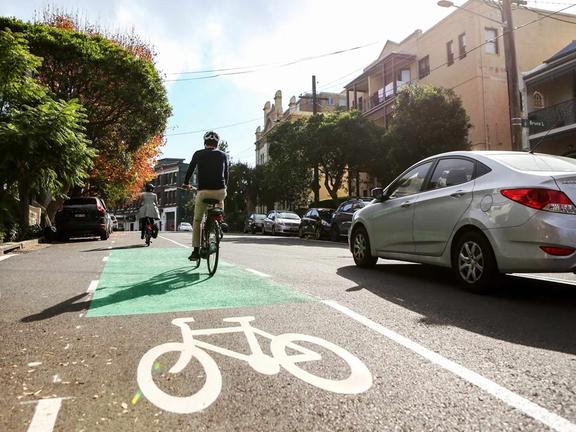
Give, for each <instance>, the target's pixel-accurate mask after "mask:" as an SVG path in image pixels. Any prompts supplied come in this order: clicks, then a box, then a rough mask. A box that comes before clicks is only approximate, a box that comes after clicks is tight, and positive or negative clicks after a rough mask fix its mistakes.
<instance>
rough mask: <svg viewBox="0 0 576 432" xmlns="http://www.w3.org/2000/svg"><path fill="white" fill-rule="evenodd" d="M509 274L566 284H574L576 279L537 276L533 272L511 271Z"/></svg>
mask: <svg viewBox="0 0 576 432" xmlns="http://www.w3.org/2000/svg"><path fill="white" fill-rule="evenodd" d="M510 276H514V277H519V278H521V277H522V278H527V279H536V280H541V281H545V282H557V283H563V284H567V285H576V280H570V279H560V278H555V277H549V276H539V275H535V274H524V273H513V274H511V275H510Z"/></svg>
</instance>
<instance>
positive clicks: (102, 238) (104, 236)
mask: <svg viewBox="0 0 576 432" xmlns="http://www.w3.org/2000/svg"><path fill="white" fill-rule="evenodd" d="M108 237H110V234H108V231H105V232H103V233H102V234H100V240H108Z"/></svg>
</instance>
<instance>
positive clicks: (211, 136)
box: [204, 131, 220, 145]
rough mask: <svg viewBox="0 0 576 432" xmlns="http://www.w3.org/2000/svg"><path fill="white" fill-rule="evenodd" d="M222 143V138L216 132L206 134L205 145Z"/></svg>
mask: <svg viewBox="0 0 576 432" xmlns="http://www.w3.org/2000/svg"><path fill="white" fill-rule="evenodd" d="M219 141H220V137H219V136H218V134H217V133H216V132H213V131H208V132H206V133H205V134H204V144H208V145H216V144H218V142H219Z"/></svg>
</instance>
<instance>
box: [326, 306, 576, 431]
mask: <svg viewBox="0 0 576 432" xmlns="http://www.w3.org/2000/svg"><path fill="white" fill-rule="evenodd" d="M322 303H324V304H326V305H328V306H330V307H332V308H334V309H336V310H337V311H339V312H342V313H343V314H345V315H347V316H349V317H350V318H352V319H354V320H356V321H358V322H359V323H361V324H363V325H365V326H366V327H368V328H370V329H372V330H374V331H375V332H377V333H380V334H381V335H383V336H386V337H387V338H389V339H392V340H393V341H394V342H396V343H398V344H400V345H402V346H403V347H405V348H408V349H409V350H411V351H413V352H415V353H416V354H419V355H420V356H422V357H424V358H425V359H427V360H429V361H431V362H432V363H434V364H436V365H438V366H440V367H442V368H444V369H446V370H448V371H449V372H452V373H453V374H455V375H457V376H459V377H460V378H462V379H464V380H466V381H468V382H469V383H471V384H474V385H475V386H478V387H480V388H481V389H482V390H484V391H486V392H487V393H490V394H491V395H492V396H495V397H496V398H498V399H500V400H501V401H503V402H505V403H507V404H508V405H510V406H512V407H514V408H516V409H518V410H519V411H522V412H523V413H524V414H526V415H528V416H530V417H532V418H533V419H536V420H538V421H540V422H542V423H544V424H545V425H547V426H548V427H550V428H552V429H554V430H556V431H559V432H576V424H574V423H571V422H569V421H568V420H566V419H565V418H563V417H560V416H559V415H557V414H554V413H553V412H550V411H548V410H547V409H545V408H542V407H541V406H540V405H537V404H535V403H534V402H532V401H530V400H528V399H526V398H523V397H522V396H520V395H518V394H516V393H513V392H512V391H510V390H508V389H506V388H504V387H502V386H501V385H499V384H496V383H495V382H494V381H491V380H489V379H487V378H484V377H483V376H482V375H479V374H477V373H476V372H473V371H471V370H470V369H467V368H465V367H464V366H460V365H459V364H458V363H456V362H453V361H452V360H448V359H447V358H445V357H442V356H441V355H440V354H437V353H435V352H434V351H431V350H429V349H428V348H426V347H424V346H422V345H420V344H418V343H416V342H413V341H412V340H410V339H408V338H406V337H404V336H402V335H400V334H398V333H396V332H395V331H393V330H390V329H388V328H386V327H384V326H383V325H380V324H378V323H376V322H374V321H372V320H370V319H368V318H366V317H364V316H362V315H360V314H358V313H356V312H354V311H353V310H351V309H348V308H347V307H345V306H342V305H341V304H339V303H338V302H336V301H333V300H324V301H322Z"/></svg>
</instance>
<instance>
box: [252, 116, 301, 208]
mask: <svg viewBox="0 0 576 432" xmlns="http://www.w3.org/2000/svg"><path fill="white" fill-rule="evenodd" d="M306 125H307V123H306V121H305V120H302V119H300V120H297V121H295V122H283V123H280V124H279V125H278V126H276V127H275V128H274V129H273V130H272V132H271V133H270V134H269V136H268V142H269V145H270V149H269V152H270V160H269V161H268V163H267V164H266V165H265V166H266V168H264V169H263V170H262V171H263V172H262V174H263V177H264V178H265V179H266V185H265V190H264V191H263V192H265V194H266V196H267V198H268V199H269V200H271V202H268V206H269V207H270V206H273V205H274V204H273V203H274V202H277V201H282V202H285V203H286V204H287V205H288V206H291V207H295V206H299V205H307V198H308V195H309V194H310V188H311V185H312V171H311V169H312V165H311V164H310V160H309V158H308V157H307V153H306V143H307V136H306Z"/></svg>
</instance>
